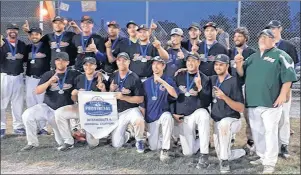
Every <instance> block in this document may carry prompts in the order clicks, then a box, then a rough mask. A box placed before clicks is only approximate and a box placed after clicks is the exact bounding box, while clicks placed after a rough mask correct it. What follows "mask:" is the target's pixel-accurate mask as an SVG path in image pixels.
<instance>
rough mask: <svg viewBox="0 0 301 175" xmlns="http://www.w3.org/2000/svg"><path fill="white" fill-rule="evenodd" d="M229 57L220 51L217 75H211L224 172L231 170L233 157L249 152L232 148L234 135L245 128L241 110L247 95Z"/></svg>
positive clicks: (216, 137) (216, 134)
mask: <svg viewBox="0 0 301 175" xmlns="http://www.w3.org/2000/svg"><path fill="white" fill-rule="evenodd" d="M228 68H229V57H228V56H227V55H224V54H220V55H217V57H216V58H215V63H214V70H215V72H216V74H217V75H213V76H211V77H210V80H211V84H212V85H213V90H212V91H213V93H212V95H213V100H212V105H211V117H212V119H213V120H214V134H213V138H214V145H215V150H216V153H217V157H218V158H219V160H220V172H221V173H229V172H230V166H229V160H233V159H237V158H240V157H242V156H244V155H245V154H246V152H245V151H244V150H243V149H236V150H232V151H231V138H232V136H233V135H234V134H236V133H237V132H238V131H239V130H240V128H241V121H240V114H239V113H242V112H243V111H244V99H243V95H242V89H241V86H240V85H239V82H238V79H237V78H236V77H232V76H231V75H230V74H229V73H228Z"/></svg>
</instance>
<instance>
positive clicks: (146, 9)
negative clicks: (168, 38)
mask: <svg viewBox="0 0 301 175" xmlns="http://www.w3.org/2000/svg"><path fill="white" fill-rule="evenodd" d="M148 12H149V2H148V1H145V24H146V26H147V27H149V26H148V15H149V14H148Z"/></svg>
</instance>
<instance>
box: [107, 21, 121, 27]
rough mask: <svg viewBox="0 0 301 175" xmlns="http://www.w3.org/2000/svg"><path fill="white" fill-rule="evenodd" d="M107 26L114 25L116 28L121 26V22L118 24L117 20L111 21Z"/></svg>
mask: <svg viewBox="0 0 301 175" xmlns="http://www.w3.org/2000/svg"><path fill="white" fill-rule="evenodd" d="M107 26H108V27H110V26H114V27H116V28H119V24H117V22H116V21H110V22H108V23H107Z"/></svg>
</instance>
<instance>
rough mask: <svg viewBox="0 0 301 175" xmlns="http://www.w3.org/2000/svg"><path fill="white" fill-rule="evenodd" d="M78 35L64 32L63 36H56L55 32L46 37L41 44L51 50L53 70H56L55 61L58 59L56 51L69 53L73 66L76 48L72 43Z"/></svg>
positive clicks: (70, 64)
mask: <svg viewBox="0 0 301 175" xmlns="http://www.w3.org/2000/svg"><path fill="white" fill-rule="evenodd" d="M74 35H76V34H75V33H73V32H70V31H64V32H63V33H62V34H61V35H56V34H55V33H54V32H53V33H49V34H46V35H44V36H43V37H42V38H41V42H43V43H44V44H45V45H48V47H50V49H51V63H50V64H51V68H55V64H54V60H55V59H56V54H57V53H58V52H57V51H56V50H57V48H59V50H60V52H67V53H68V55H69V61H70V63H69V66H73V65H74V63H75V58H76V48H75V46H74V44H73V43H72V38H73V36H74Z"/></svg>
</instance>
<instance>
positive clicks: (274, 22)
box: [265, 20, 282, 29]
mask: <svg viewBox="0 0 301 175" xmlns="http://www.w3.org/2000/svg"><path fill="white" fill-rule="evenodd" d="M279 27H282V24H281V22H280V21H278V20H272V21H270V22H269V24H268V25H267V26H266V27H265V29H273V28H279Z"/></svg>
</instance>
